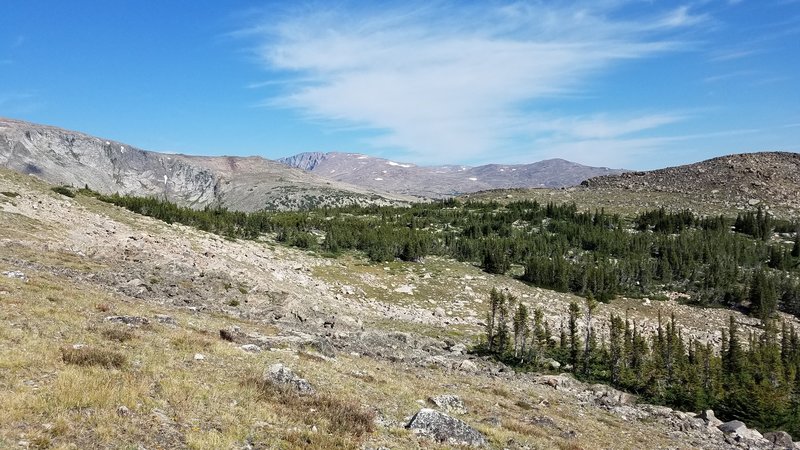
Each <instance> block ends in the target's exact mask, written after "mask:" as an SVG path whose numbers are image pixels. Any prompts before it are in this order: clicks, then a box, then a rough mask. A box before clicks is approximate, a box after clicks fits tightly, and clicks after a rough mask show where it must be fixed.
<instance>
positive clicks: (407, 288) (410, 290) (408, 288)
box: [394, 284, 414, 295]
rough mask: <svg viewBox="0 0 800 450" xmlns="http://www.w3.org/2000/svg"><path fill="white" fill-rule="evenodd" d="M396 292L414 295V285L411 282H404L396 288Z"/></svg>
mask: <svg viewBox="0 0 800 450" xmlns="http://www.w3.org/2000/svg"><path fill="white" fill-rule="evenodd" d="M394 291H395V292H398V293H400V294H408V295H414V286H413V285H410V284H403V285H400V286H397V287H396V288H395V289H394Z"/></svg>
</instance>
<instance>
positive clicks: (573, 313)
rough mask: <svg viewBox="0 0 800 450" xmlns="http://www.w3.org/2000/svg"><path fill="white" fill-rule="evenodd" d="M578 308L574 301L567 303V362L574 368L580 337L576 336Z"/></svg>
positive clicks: (576, 366)
mask: <svg viewBox="0 0 800 450" xmlns="http://www.w3.org/2000/svg"><path fill="white" fill-rule="evenodd" d="M580 312H581V311H580V308H579V307H578V304H577V303H575V302H571V303H570V304H569V330H568V331H569V363H570V364H571V365H572V367H573V368H574V369H577V368H578V361H579V360H578V356H579V351H580V350H579V349H580V346H581V338H580V337H579V336H578V314H580Z"/></svg>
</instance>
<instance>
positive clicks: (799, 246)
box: [99, 195, 800, 318]
mask: <svg viewBox="0 0 800 450" xmlns="http://www.w3.org/2000/svg"><path fill="white" fill-rule="evenodd" d="M99 198H100V199H102V200H104V201H107V202H110V203H113V204H116V205H119V206H123V207H125V208H128V209H130V210H132V211H135V212H137V213H141V214H146V215H149V216H152V217H155V218H158V219H161V220H164V221H167V222H178V223H182V224H185V225H189V226H194V227H197V228H199V229H201V230H205V231H210V232H213V233H218V234H221V235H223V236H227V237H230V238H242V239H256V238H258V237H260V236H262V235H264V234H265V233H273V234H274V236H275V238H276V239H277V240H278V241H280V242H283V243H285V244H287V245H292V246H296V247H300V248H306V249H313V250H317V251H321V252H326V253H330V254H337V253H339V252H343V251H352V250H356V251H361V252H363V253H364V254H365V255H366V256H367V257H368V258H369V259H370V260H372V261H375V262H382V261H389V260H394V259H396V258H399V259H402V260H405V261H419V260H421V259H423V258H425V257H426V256H430V255H437V256H443V257H448V258H454V259H457V260H459V261H468V262H472V263H474V264H476V265H479V266H480V267H482V268H483V269H484V270H485V271H487V272H489V273H495V274H505V273H508V272H509V271H510V270H512V268H514V267H515V268H516V269H514V270H515V271H516V272H515V273H516V276H518V277H519V278H520V279H522V280H523V281H526V282H529V283H531V284H533V285H536V286H539V287H543V288H547V289H553V290H557V291H563V292H572V293H575V294H577V295H581V296H584V297H586V296H589V295H591V296H592V297H594V298H596V299H598V300H599V301H609V300H611V299H612V298H614V297H616V296H619V295H625V296H630V297H645V296H650V297H656V298H657V297H658V296H659V295H660V294H661V293H663V292H664V291H677V292H682V293H686V294H688V295H690V296H691V299H692V302H694V303H696V304H699V305H704V306H708V305H723V306H732V307H737V308H744V309H747V310H749V311H750V312H751V313H753V314H754V315H757V316H759V317H761V318H766V317H769V316H771V315H772V314H774V312H775V311H776V310H782V311H786V312H788V313H791V314H795V315H798V316H800V281H798V274H800V237H798V232H797V228H798V226H800V224H798V223H797V222H789V221H780V220H775V219H773V218H772V217H770V215H769V214H768V213H766V212H765V211H763V210H761V209H758V210H756V211H751V212H746V213H742V214H739V216H738V217H737V218H736V219H731V218H726V217H722V216H715V217H700V216H697V215H695V214H693V213H691V212H689V211H681V212H668V211H666V210H664V209H658V210H653V211H648V212H645V213H641V214H639V215H637V216H635V217H633V218H630V219H623V218H622V217H620V216H619V215H615V214H614V215H612V214H607V213H605V212H604V211H602V210H599V211H594V212H582V211H578V209H577V207H576V206H575V204H554V203H548V204H546V205H543V204H539V203H538V202H535V201H517V202H512V203H509V204H507V205H500V204H497V203H493V202H466V203H462V202H459V201H456V200H446V201H439V202H433V203H420V204H414V205H411V206H409V207H393V206H363V207H355V206H354V207H342V208H320V209H315V210H310V211H302V212H267V211H259V212H252V213H244V212H240V211H230V210H227V209H225V208H221V207H207V208H204V209H192V208H186V207H180V206H177V205H175V204H173V203H170V202H167V201H164V200H161V199H157V198H146V197H129V196H118V195H113V196H99ZM776 231H780V232H783V233H794V241H793V245H789V244H787V243H784V242H782V241H780V240H776V239H774V236H775V233H776Z"/></svg>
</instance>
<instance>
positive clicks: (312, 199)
mask: <svg viewBox="0 0 800 450" xmlns="http://www.w3.org/2000/svg"><path fill="white" fill-rule="evenodd" d="M309 161H311V159H309ZM0 167H6V168H9V169H12V170H14V171H17V172H22V173H25V174H30V175H35V176H37V177H39V178H42V179H44V180H45V181H47V182H49V183H53V184H66V185H72V186H76V187H83V186H85V185H88V186H89V187H90V188H92V189H94V190H96V191H99V192H103V193H107V194H111V193H119V194H128V195H138V196H152V195H155V196H163V197H164V198H166V199H168V200H170V201H172V202H175V203H178V204H181V205H186V206H191V207H198V208H202V207H204V206H207V205H217V204H220V205H223V206H226V207H229V208H232V209H238V210H244V211H253V210H260V209H264V208H267V209H296V208H307V207H312V206H341V205H352V204H375V203H377V204H390V203H397V202H402V201H408V200H410V198H407V197H401V196H397V195H390V194H385V193H382V192H377V191H375V190H371V189H365V188H363V187H357V186H351V185H347V184H345V183H341V182H336V181H332V180H326V179H322V178H320V177H318V176H316V175H314V174H311V173H308V172H304V171H302V170H298V169H293V168H289V167H287V166H286V165H284V164H280V163H277V162H275V161H269V160H266V159H264V158H260V157H228V156H219V157H202V156H187V155H178V154H165V153H156V152H149V151H145V150H141V149H138V148H136V147H132V146H130V145H128V144H124V143H121V142H117V141H112V140H106V139H101V138H97V137H94V136H89V135H86V134H83V133H78V132H75V131H70V130H63V129H60V128H56V127H50V126H44V125H36V124H31V123H27V122H22V121H18V120H12V119H3V118H0Z"/></svg>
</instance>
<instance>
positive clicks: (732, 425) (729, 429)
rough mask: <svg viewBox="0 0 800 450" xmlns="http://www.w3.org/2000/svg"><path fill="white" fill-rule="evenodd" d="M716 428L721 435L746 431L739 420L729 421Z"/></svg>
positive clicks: (745, 427)
mask: <svg viewBox="0 0 800 450" xmlns="http://www.w3.org/2000/svg"><path fill="white" fill-rule="evenodd" d="M717 428H719V430H720V431H722V432H723V433H736V432H738V431H739V430H742V429H747V426H746V425H745V424H744V422H742V421H741V420H731V421H730V422H725V423H723V424H721V425H719V426H718V427H717Z"/></svg>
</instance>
